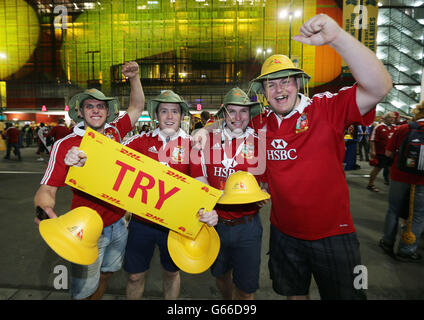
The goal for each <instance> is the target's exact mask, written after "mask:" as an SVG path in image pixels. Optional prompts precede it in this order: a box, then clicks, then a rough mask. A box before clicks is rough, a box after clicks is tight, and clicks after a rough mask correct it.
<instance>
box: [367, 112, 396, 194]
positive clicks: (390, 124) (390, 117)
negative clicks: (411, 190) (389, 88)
mask: <svg viewBox="0 0 424 320" xmlns="http://www.w3.org/2000/svg"><path fill="white" fill-rule="evenodd" d="M395 119H396V116H395V114H394V113H393V112H387V113H385V114H384V115H383V117H382V120H383V122H382V123H380V124H379V125H377V126H376V127H375V128H374V130H373V131H372V133H371V137H370V158H371V159H376V160H377V164H376V165H375V166H374V168H373V169H372V170H371V173H370V179H369V181H368V185H367V189H368V190H371V191H374V192H379V190H378V188H377V187H376V186H375V185H374V182H375V179H376V178H377V175H378V173H379V172H380V171H381V169H383V177H384V184H386V185H389V183H390V180H389V175H390V166H391V165H392V159H390V158H389V157H387V156H386V146H387V143H388V142H389V140H390V138H391V137H392V135H393V132H394V131H395V130H396V127H395V126H394V123H395Z"/></svg>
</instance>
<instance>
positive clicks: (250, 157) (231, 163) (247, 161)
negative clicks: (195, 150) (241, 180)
mask: <svg viewBox="0 0 424 320" xmlns="http://www.w3.org/2000/svg"><path fill="white" fill-rule="evenodd" d="M258 147H259V140H258V135H257V134H256V133H255V132H254V130H253V129H251V128H247V129H246V131H245V133H244V134H243V135H242V136H240V137H238V138H237V139H235V138H232V137H230V136H229V135H228V134H227V132H226V131H224V130H222V129H221V130H217V131H215V132H211V133H210V134H209V140H208V147H206V148H205V150H204V151H203V152H202V155H201V160H202V162H201V164H199V165H194V166H193V168H192V177H193V178H197V177H201V176H203V177H206V178H207V179H208V182H209V184H210V185H211V186H212V187H214V188H216V189H219V190H224V188H225V183H226V181H227V178H228V176H230V175H231V174H232V173H234V172H237V171H248V172H250V173H252V174H253V175H255V177H256V179H257V180H258V183H259V182H260V180H261V179H262V176H263V174H264V172H265V165H266V160H265V158H264V157H262V158H259V157H258ZM224 159H227V160H226V161H223V160H224ZM226 162H228V164H227V163H226ZM215 210H216V212H217V214H218V216H219V217H221V218H223V219H236V218H240V217H243V216H247V215H252V214H255V213H257V212H258V211H259V207H258V206H257V205H256V203H247V204H243V205H237V206H235V205H231V206H229V205H220V204H217V205H216V206H215Z"/></svg>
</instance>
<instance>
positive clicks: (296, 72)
mask: <svg viewBox="0 0 424 320" xmlns="http://www.w3.org/2000/svg"><path fill="white" fill-rule="evenodd" d="M293 39H294V40H296V41H299V42H301V43H303V44H308V45H315V46H319V45H326V44H328V45H330V46H331V47H332V48H334V49H335V50H336V51H337V53H338V54H340V55H341V57H342V58H343V59H344V61H346V63H347V65H348V66H349V69H350V70H351V72H352V74H353V76H354V78H355V80H356V81H357V82H356V83H355V84H354V85H353V86H352V87H347V88H342V89H340V90H339V91H338V92H337V93H334V94H333V93H329V92H325V93H321V94H316V95H314V96H313V97H312V98H311V99H310V98H308V97H307V96H305V95H303V94H300V93H299V90H300V89H301V87H302V86H304V85H305V83H306V81H307V78H309V76H307V75H306V74H305V73H304V71H303V70H301V69H299V68H297V67H296V66H294V65H293V63H292V62H291V61H290V59H288V58H287V57H285V56H282V55H275V56H271V57H270V58H268V59H267V60H266V61H265V62H264V64H263V66H262V70H261V75H260V76H259V77H257V78H256V79H254V81H253V84H252V89H253V90H254V91H255V92H257V93H262V94H264V97H265V98H266V101H267V102H268V103H269V106H270V107H269V110H267V111H266V113H265V114H264V115H262V116H257V117H256V118H255V119H254V123H255V124H256V127H257V128H263V127H266V156H267V171H266V177H267V181H268V184H269V191H270V193H271V199H272V207H271V234H270V256H269V259H270V261H269V269H270V275H271V279H272V281H273V289H274V290H275V291H276V292H277V293H279V294H281V295H285V296H287V297H288V298H290V299H305V298H308V293H309V287H310V283H311V277H312V275H313V276H314V279H315V281H316V283H317V286H318V289H319V292H320V295H321V298H322V299H364V298H366V296H365V293H364V292H363V290H361V288H360V287H357V288H356V287H354V279H355V276H356V275H355V267H356V266H358V265H361V259H360V252H359V242H358V240H357V237H356V233H355V228H354V226H353V221H352V217H351V215H350V212H349V190H348V186H347V183H346V179H345V175H344V172H343V165H342V163H343V158H344V154H345V147H344V140H343V133H344V130H345V128H347V127H348V126H349V125H351V124H363V125H367V124H369V123H371V122H372V121H373V120H374V116H375V109H374V108H375V105H376V104H377V103H378V102H379V101H380V100H381V99H382V98H383V97H384V96H385V95H386V94H387V93H388V92H389V91H390V89H391V88H392V81H391V77H390V74H389V73H388V72H387V70H386V69H385V68H384V66H383V64H382V63H381V61H379V60H378V59H377V57H376V56H375V54H374V53H373V52H372V51H370V50H369V49H368V48H366V47H365V46H364V45H363V44H361V43H360V42H359V41H358V40H356V39H355V38H353V37H352V36H351V35H350V34H348V33H347V32H346V31H344V30H343V29H342V28H340V26H339V25H338V24H337V22H336V21H334V20H333V19H331V18H330V17H328V16H326V15H324V14H319V15H317V16H315V17H313V18H311V19H309V20H308V21H306V22H305V23H304V24H303V26H302V27H301V28H300V35H296V36H294V37H293Z"/></svg>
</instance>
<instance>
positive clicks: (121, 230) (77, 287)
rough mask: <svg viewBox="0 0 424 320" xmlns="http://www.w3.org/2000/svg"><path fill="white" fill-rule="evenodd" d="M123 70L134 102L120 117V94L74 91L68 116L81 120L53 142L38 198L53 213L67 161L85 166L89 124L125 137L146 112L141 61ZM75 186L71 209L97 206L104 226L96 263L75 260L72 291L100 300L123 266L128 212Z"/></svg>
mask: <svg viewBox="0 0 424 320" xmlns="http://www.w3.org/2000/svg"><path fill="white" fill-rule="evenodd" d="M122 73H123V74H124V76H126V77H127V78H128V79H129V82H130V86H131V94H130V105H129V107H128V110H127V112H126V113H124V114H123V115H122V116H119V102H118V99H116V98H111V97H106V96H105V95H104V94H103V93H102V92H100V91H99V90H97V89H88V90H85V91H84V92H82V93H79V94H77V95H75V96H73V97H72V98H71V100H70V102H69V108H70V109H69V116H70V118H71V119H72V120H74V121H75V122H77V123H78V124H77V125H76V126H75V127H74V130H73V133H71V134H69V135H67V136H66V137H64V138H62V139H60V140H58V141H57V142H56V143H55V144H54V145H53V148H52V150H51V156H50V160H49V163H48V166H47V169H46V172H45V174H44V177H43V179H42V180H41V186H40V188H39V189H38V191H37V193H36V195H35V199H34V204H35V206H40V207H41V208H42V209H44V211H45V212H46V213H47V214H48V216H49V217H50V218H56V217H57V216H56V213H55V211H54V207H55V203H56V192H57V190H58V188H59V187H63V186H65V179H66V175H67V173H68V169H69V166H72V165H76V166H81V165H83V163H84V162H85V160H86V157H85V155H84V154H83V153H82V152H79V149H78V147H79V145H80V144H81V140H82V137H83V135H84V133H85V129H86V128H88V127H89V128H91V129H93V130H95V131H97V132H99V133H101V134H104V135H106V136H107V137H109V138H110V139H113V140H115V141H118V142H121V140H122V139H123V138H124V137H125V135H126V134H127V133H128V132H129V131H131V130H132V129H133V127H134V124H135V123H136V122H137V120H138V119H139V117H140V116H141V114H142V112H143V109H144V93H143V88H142V86H141V82H140V77H139V67H138V64H137V63H136V62H128V63H125V64H124V65H123V67H122ZM118 116H119V117H118ZM72 191H73V198H72V205H71V208H72V209H74V208H77V207H80V206H87V207H90V208H92V209H94V210H96V211H97V213H98V214H99V215H100V216H101V218H102V220H103V227H104V229H103V232H102V235H101V237H100V239H99V241H98V247H99V257H98V259H97V260H96V262H94V263H93V264H91V265H89V266H85V265H78V264H73V263H71V272H70V274H71V275H70V293H71V296H72V298H73V299H101V297H102V296H103V293H104V291H105V290H106V286H107V281H108V279H109V278H110V277H111V275H112V273H113V272H116V271H118V270H119V269H120V268H121V265H122V261H123V257H124V250H125V245H126V242H127V229H126V225H125V221H124V218H123V215H124V214H125V211H124V210H122V209H120V208H117V207H115V206H113V205H111V204H109V203H106V202H104V201H102V200H99V199H97V198H95V197H93V196H91V195H88V194H86V193H84V192H82V191H80V190H77V189H72ZM35 222H36V223H37V224H38V223H39V222H40V221H39V220H38V219H37V218H36V221H35Z"/></svg>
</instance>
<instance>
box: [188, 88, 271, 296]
mask: <svg viewBox="0 0 424 320" xmlns="http://www.w3.org/2000/svg"><path fill="white" fill-rule="evenodd" d="M259 112H260V104H259V103H258V102H251V101H250V99H249V97H248V96H247V94H246V93H245V92H244V91H243V90H241V89H240V88H233V89H231V90H230V91H229V92H228V93H227V94H226V95H225V97H224V100H223V104H222V106H221V108H220V109H219V110H218V112H217V114H216V116H217V117H218V118H220V119H223V121H218V122H220V123H221V125H220V128H219V130H215V131H214V132H213V133H210V135H209V139H208V142H207V143H208V144H209V145H208V146H207V147H206V148H205V149H204V150H203V151H202V152H201V153H202V162H201V165H198V166H196V168H195V170H193V172H192V176H193V177H195V178H197V179H199V180H201V181H203V182H204V183H207V184H209V185H211V186H212V187H214V188H217V189H220V190H224V188H225V185H226V182H227V178H228V177H229V176H230V175H231V174H233V173H235V172H238V171H249V170H252V172H253V171H254V172H255V173H254V174H255V175H256V176H257V177H258V179H259V177H260V176H261V174H263V173H264V171H265V166H264V164H265V163H264V162H263V163H262V164H263V166H262V167H261V162H260V161H258V146H259V143H258V136H257V134H256V133H255V132H254V130H253V129H252V128H250V127H248V124H249V122H250V119H251V117H252V116H254V115H257V114H259ZM253 169H254V170H253ZM241 183H242V182H241ZM247 202H251V201H247ZM226 203H227V204H225V205H224V204H222V205H221V204H219V205H217V206H216V207H215V209H216V211H217V212H218V216H219V219H218V225H217V227H216V229H217V232H218V234H219V236H220V239H221V249H220V252H219V254H218V258H217V260H216V261H215V263H214V264H213V265H212V267H211V270H212V275H213V276H214V277H216V283H217V286H218V288H219V290H220V292H221V294H222V296H223V298H224V299H226V300H230V299H232V298H233V287H234V286H235V298H236V299H242V300H250V299H253V298H254V293H255V291H256V290H257V289H258V288H259V271H260V262H261V244H262V224H261V220H260V217H259V215H258V212H259V208H260V207H259V206H258V204H257V203H256V202H253V203H244V204H238V203H239V202H237V201H235V202H231V201H230V203H231V204H230V203H228V202H226ZM237 204H238V205H237Z"/></svg>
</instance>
